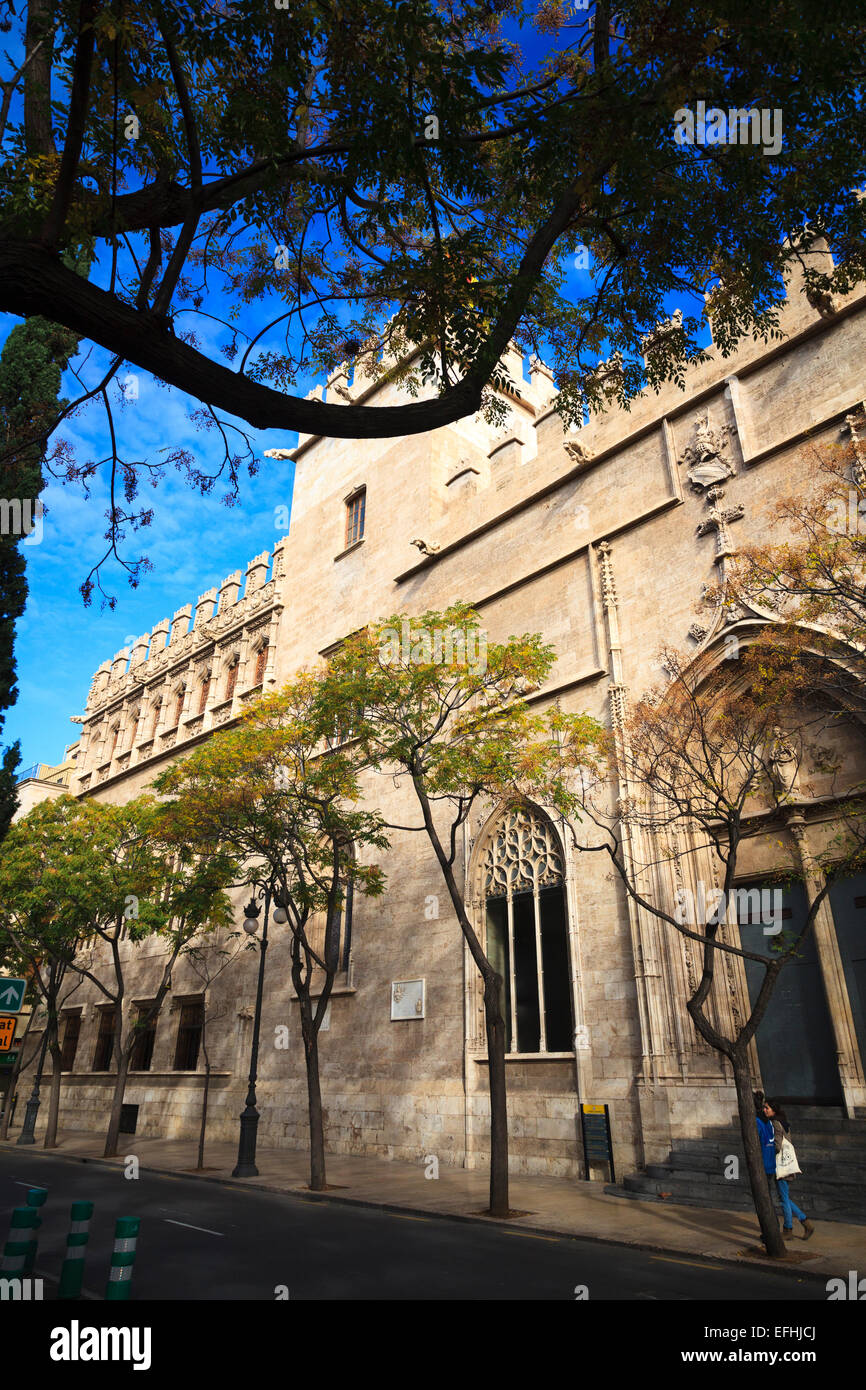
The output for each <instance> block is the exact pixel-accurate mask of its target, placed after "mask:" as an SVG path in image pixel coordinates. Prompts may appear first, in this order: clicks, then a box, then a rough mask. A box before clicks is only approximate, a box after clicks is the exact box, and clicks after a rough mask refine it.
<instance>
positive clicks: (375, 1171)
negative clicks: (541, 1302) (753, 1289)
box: [0, 1126, 866, 1280]
mask: <svg viewBox="0 0 866 1390" xmlns="http://www.w3.org/2000/svg"><path fill="white" fill-rule="evenodd" d="M41 1128H42V1127H41V1126H37V1142H36V1145H35V1146H34V1148H33V1149H17V1153H18V1154H20V1156H21V1159H22V1167H21V1171H22V1173H23V1172H24V1171H25V1159H26V1155H27V1154H28V1153H38V1154H40V1155H41V1154H44V1153H45V1150H44V1149H42V1148H41ZM16 1131H17V1126H14V1127H13V1136H12V1138H11V1139H10V1140H8V1141H7V1142H6V1143H5V1144H4V1143H0V1150H4V1151H5V1150H8V1149H10V1148H14V1147H15V1139H16V1138H17V1132H16ZM103 1143H104V1135H103V1134H93V1133H91V1132H89V1131H82V1130H72V1131H67V1132H66V1133H64V1134H62V1135H61V1138H60V1141H59V1144H58V1147H57V1149H54V1150H51V1151H50V1152H49V1156H50V1153H55V1154H57V1155H59V1156H61V1157H63V1158H76V1159H87V1160H99V1161H100V1162H103V1163H109V1164H114V1165H120V1164H122V1163H123V1161H124V1159H125V1158H126V1157H128V1156H129V1155H130V1154H135V1155H136V1156H137V1157H138V1159H139V1162H140V1164H141V1167H142V1168H144V1169H147V1170H148V1171H150V1172H155V1173H167V1174H181V1173H182V1174H183V1176H184V1177H197V1178H198V1179H199V1180H200V1181H202V1182H219V1183H224V1184H226V1185H227V1186H229V1187H232V1188H249V1187H254V1188H262V1189H264V1190H267V1191H270V1192H286V1193H292V1194H293V1195H296V1196H297V1195H300V1196H304V1197H306V1198H307V1200H315V1201H332V1202H344V1203H350V1204H360V1205H363V1206H374V1207H382V1208H385V1209H390V1210H399V1211H405V1212H413V1213H416V1214H418V1215H422V1216H423V1215H435V1216H440V1217H445V1218H451V1219H455V1218H456V1219H462V1220H475V1221H490V1219H491V1218H490V1217H485V1216H483V1215H482V1214H481V1213H482V1211H483V1209H484V1207H486V1205H487V1201H488V1175H487V1170H486V1168H479V1169H472V1170H467V1169H464V1168H448V1167H445V1166H444V1165H443V1166H442V1167H441V1168H440V1170H439V1177H438V1179H426V1178H425V1177H424V1166H423V1164H422V1163H421V1162H420V1161H419V1163H418V1164H417V1165H416V1164H410V1163H403V1162H399V1161H389V1160H387V1159H382V1158H369V1157H364V1156H354V1155H347V1154H328V1156H327V1172H328V1182H329V1184H330V1185H331V1190H329V1191H328V1192H327V1193H326V1194H321V1195H320V1194H315V1195H313V1194H311V1193H310V1192H309V1190H308V1188H307V1187H306V1183H307V1182H308V1181H309V1164H308V1159H307V1155H306V1154H305V1153H300V1152H295V1151H292V1150H288V1149H267V1148H262V1147H260V1148H259V1150H258V1154H257V1157H256V1164H257V1167H258V1169H259V1177H258V1178H234V1179H233V1178H232V1176H231V1173H232V1169H233V1168H234V1166H235V1163H236V1160H237V1146H236V1145H235V1144H229V1143H220V1142H216V1141H214V1142H209V1143H208V1145H207V1148H206V1150H205V1163H206V1171H205V1172H204V1173H193V1172H192V1171H191V1170H192V1169H193V1167H194V1165H195V1162H196V1155H197V1144H196V1142H195V1141H194V1140H185V1139H148V1138H144V1137H141V1136H131V1135H129V1136H123V1135H122V1136H121V1150H120V1153H121V1156H120V1157H118V1158H114V1159H102V1148H103ZM603 1187H604V1184H603V1183H601V1182H591V1183H590V1182H578V1181H576V1180H573V1179H568V1178H536V1177H524V1176H520V1175H513V1176H512V1178H511V1184H510V1194H511V1204H512V1207H513V1208H515V1209H516V1210H519V1211H521V1212H524V1213H525V1214H524V1215H523V1216H521V1217H516V1218H512V1220H511V1221H510V1223H509V1224H511V1225H512V1226H513V1227H514V1229H515V1230H518V1229H523V1230H525V1231H527V1233H537V1234H538V1235H539V1236H543V1235H544V1234H545V1233H555V1234H556V1235H560V1236H582V1237H584V1238H589V1239H591V1240H601V1241H611V1242H614V1243H618V1244H624V1245H632V1246H637V1247H640V1248H642V1249H649V1250H659V1251H664V1252H666V1253H668V1254H673V1255H680V1256H682V1257H684V1258H687V1257H688V1256H702V1257H703V1258H705V1259H718V1260H726V1261H730V1260H733V1261H738V1262H748V1263H749V1264H750V1265H753V1266H754V1265H760V1264H764V1265H767V1266H768V1267H770V1268H772V1269H774V1270H775V1271H777V1272H779V1273H781V1272H786V1273H790V1274H792V1275H794V1276H796V1277H798V1278H802V1277H804V1276H807V1277H816V1276H817V1277H821V1278H822V1279H824V1280H826V1279H828V1278H830V1277H831V1276H838V1275H841V1276H842V1277H844V1278H847V1275H848V1271H849V1270H852V1269H853V1270H857V1271H862V1272H863V1273H866V1226H853V1225H852V1226H849V1225H845V1224H843V1223H842V1222H838V1221H833V1222H830V1221H827V1222H816V1223H815V1226H816V1229H815V1234H814V1236H813V1237H812V1239H811V1240H810V1241H809V1242H808V1243H805V1242H803V1241H802V1239H801V1237H800V1234H799V1225H798V1226H797V1227H795V1230H796V1234H795V1236H794V1238H793V1240H792V1241H790V1242H789V1249H790V1250H791V1251H792V1252H793V1253H794V1254H795V1255H796V1257H797V1258H796V1259H794V1260H792V1261H791V1262H790V1263H785V1264H782V1263H781V1262H779V1261H776V1260H767V1259H765V1258H762V1257H761V1256H758V1255H752V1254H746V1253H745V1251H746V1248H747V1247H754V1246H755V1245H756V1244H757V1241H758V1223H757V1219H756V1218H755V1217H754V1216H753V1215H751V1214H750V1213H749V1212H728V1211H719V1210H717V1209H715V1208H700V1207H686V1206H675V1205H673V1204H672V1203H668V1202H640V1201H629V1200H626V1199H623V1198H621V1197H613V1196H609V1195H607V1194H606V1193H605V1192H604V1191H603Z"/></svg>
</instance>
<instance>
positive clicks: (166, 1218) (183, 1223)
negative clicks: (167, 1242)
mask: <svg viewBox="0 0 866 1390" xmlns="http://www.w3.org/2000/svg"><path fill="white" fill-rule="evenodd" d="M162 1219H163V1221H167V1222H168V1224H169V1226H186V1227H187V1229H188V1230H190V1231H204V1233H205V1235H206V1236H222V1235H225V1231H209V1230H208V1228H207V1226H193V1225H192V1223H191V1222H189V1221H172V1219H171V1217H170V1216H164V1217H163V1218H162Z"/></svg>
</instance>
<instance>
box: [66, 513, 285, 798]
mask: <svg viewBox="0 0 866 1390" xmlns="http://www.w3.org/2000/svg"><path fill="white" fill-rule="evenodd" d="M286 543H287V540H286V538H283V540H282V541H280V542H279V544H278V545H277V546H276V547H275V549H274V553H273V575H272V578H271V579H270V580H269V579H268V577H267V574H268V559H269V556H268V552H267V551H262V553H261V554H259V555H256V556H255V557H254V558H253V559H252V560H251V561H250V562H249V564H248V565H247V567H246V585H245V590H244V595H243V597H242V598H241V597H240V596H239V595H240V583H241V571H240V570H236V571H235V572H234V573H233V574H231V575H229V576H228V577H227V578H226V579H224V580H223V582H222V584H221V585H220V586H219V589H217V588H212V589H209V590H208V591H207V592H206V593H204V594H202V595H201V596H200V597H199V599H198V600H197V602H196V604H195V610H193V607H192V605H191V604H189V603H187V604H184V605H183V606H182V607H181V608H179V609H178V610H177V611H176V612H175V614H174V616H173V618H172V619H171V622H169V620H168V619H167V618H164V619H162V621H161V622H159V623H157V624H156V626H155V627H154V628H153V630H152V632H151V633H150V634H145V635H144V636H142V637H139V638H137V639H136V640H135V642H133V643H132V646H131V648H128V649H124V650H123V651H122V652H118V653H117V654H116V656H115V657H114V658H113V660H111V661H106V662H103V664H102V666H100V668H99V670H98V671H97V672H96V674H95V676H94V678H93V682H92V685H91V688H90V693H89V695H88V699H87V706H86V712H85V715H84V716H83V719H82V723H83V725H84V728H83V730H82V748H81V753H80V755H79V763H78V769H77V773H78V775H77V781H78V786H79V788H80V789H81V790H83V789H84V788H85V786H86V785H90V784H92V783H91V774H92V772H93V763H94V761H95V760H96V759H98V760H99V774H98V777H97V778H93V779H92V780H93V781H94V782H95V781H96V780H99V781H103V780H105V778H106V777H108V776H109V775H112V776H113V775H115V774H116V773H117V772H119V771H121V770H124V769H125V768H127V767H134V766H135V764H136V763H138V762H141V761H143V760H144V759H146V758H148V757H151V756H153V755H154V754H158V753H164V752H166V751H167V750H169V749H171V748H174V747H176V746H177V744H178V743H182V742H184V741H186V740H188V739H190V738H194V737H195V736H196V735H198V734H201V733H202V732H205V731H206V730H207V729H209V728H211V727H212V726H218V725H220V724H224V723H226V722H227V721H228V720H229V719H231V718H232V716H233V713H234V712H236V710H237V708H238V707H239V702H240V700H241V697H243V696H244V695H245V694H247V693H249V689H250V682H251V681H252V680H253V678H254V675H255V666H256V661H255V658H256V654H257V651H258V649H259V647H261V646H262V645H265V644H266V645H267V646H268V659H267V664H266V667H265V673H264V677H263V680H262V681H261V682H259V683H257V686H256V689H259V688H267V687H268V686H272V685H273V684H274V661H275V642H276V635H277V629H278V625H279V618H280V613H281V611H282V605H281V602H280V598H281V594H280V590H281V581H282V579H283V577H284V558H285V557H284V549H285V545H286ZM215 605H216V607H215ZM193 611H194V613H195V617H194V620H193ZM190 623H192V625H191V626H190ZM233 664H237V666H238V671H237V678H236V683H235V688H234V689H233V691H232V694H233V697H234V698H233V699H226V698H225V696H226V679H227V676H228V672H229V668H230V667H231V666H232V665H233ZM208 685H209V689H208ZM203 697H204V700H205V707H204V708H202V707H201V701H202V699H203ZM178 702H181V703H180V707H178ZM121 725H122V737H121V736H120V734H119V735H118V739H117V741H116V743H115V747H114V759H113V761H112V760H111V758H110V756H109V754H108V749H109V747H110V744H111V740H112V738H113V732H114V728H115V727H116V726H118V727H119V726H121ZM91 750H92V752H91ZM121 754H123V755H124V756H123V758H122V760H121V756H120V755H121Z"/></svg>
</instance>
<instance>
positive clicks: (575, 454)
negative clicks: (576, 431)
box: [563, 439, 594, 463]
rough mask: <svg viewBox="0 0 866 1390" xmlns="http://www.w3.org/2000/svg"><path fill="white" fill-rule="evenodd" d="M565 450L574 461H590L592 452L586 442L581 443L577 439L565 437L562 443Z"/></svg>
mask: <svg viewBox="0 0 866 1390" xmlns="http://www.w3.org/2000/svg"><path fill="white" fill-rule="evenodd" d="M563 447H564V449H565V452H566V453H567V454H568V457H569V458H570V459H573V460H574V462H575V463H592V460H593V458H594V454H593V451H592V449H590V448H589V447H588V446H587V445H586V444H581V443H580V441H579V440H578V439H566V441H565V444H564V445H563Z"/></svg>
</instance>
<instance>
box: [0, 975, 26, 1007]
mask: <svg viewBox="0 0 866 1390" xmlns="http://www.w3.org/2000/svg"><path fill="white" fill-rule="evenodd" d="M23 983H24V981H23V980H13V982H12V984H10V985H7V986H6V988H5V989H4V990H0V1008H4V1009H17V1008H19V1006H20V1003H21V999H22V997H23V990H22V989H21V988H20V986H21V985H22V984H23Z"/></svg>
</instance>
